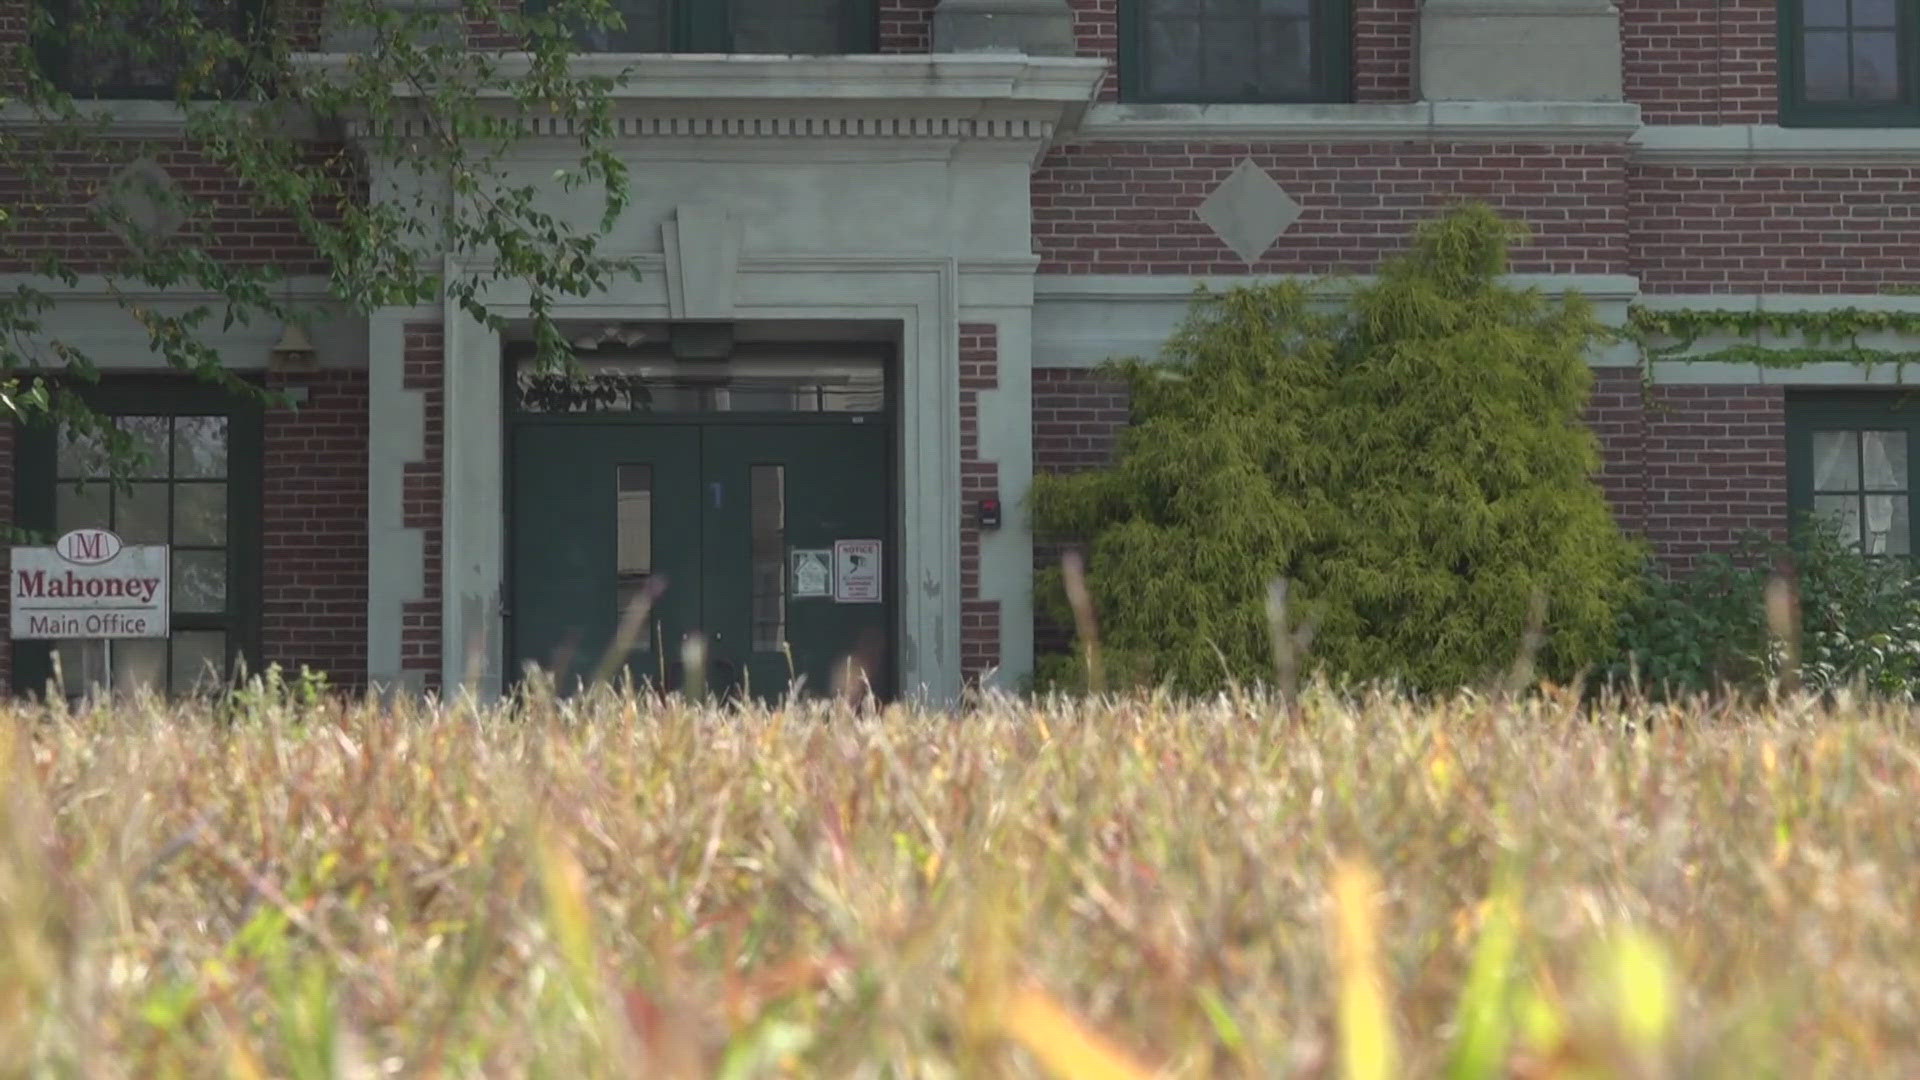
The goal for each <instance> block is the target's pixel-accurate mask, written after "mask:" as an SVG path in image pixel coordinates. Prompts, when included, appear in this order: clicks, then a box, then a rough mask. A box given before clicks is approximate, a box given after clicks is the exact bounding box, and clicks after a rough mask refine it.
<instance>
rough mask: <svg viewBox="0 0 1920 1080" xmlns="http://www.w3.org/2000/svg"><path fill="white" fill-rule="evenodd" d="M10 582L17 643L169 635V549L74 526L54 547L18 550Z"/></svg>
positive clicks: (15, 554)
mask: <svg viewBox="0 0 1920 1080" xmlns="http://www.w3.org/2000/svg"><path fill="white" fill-rule="evenodd" d="M7 582H8V591H9V593H10V595H11V599H12V612H13V615H12V618H13V636H14V638H15V640H21V639H36V640H45V639H57V638H163V637H166V636H167V631H168V625H167V624H168V622H169V621H170V620H169V618H168V613H169V612H170V610H171V609H170V607H169V606H168V604H169V600H170V598H169V596H168V593H167V546H166V545H165V544H136V545H133V546H128V545H126V544H122V543H121V542H120V538H119V537H118V536H115V535H114V534H113V533H110V532H108V531H107V530H105V529H75V530H74V531H72V532H70V533H68V534H66V535H65V536H62V537H61V538H60V539H58V540H56V541H54V544H53V546H52V547H17V548H14V549H13V567H12V570H11V572H10V573H9V574H8V575H7Z"/></svg>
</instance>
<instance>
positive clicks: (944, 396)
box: [441, 252, 960, 701]
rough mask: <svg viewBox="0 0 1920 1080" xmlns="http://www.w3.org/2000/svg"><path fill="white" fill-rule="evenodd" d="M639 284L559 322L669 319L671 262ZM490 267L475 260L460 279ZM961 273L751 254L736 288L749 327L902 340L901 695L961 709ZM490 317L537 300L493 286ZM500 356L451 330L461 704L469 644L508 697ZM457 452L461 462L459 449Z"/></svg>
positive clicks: (483, 680) (447, 628)
mask: <svg viewBox="0 0 1920 1080" xmlns="http://www.w3.org/2000/svg"><path fill="white" fill-rule="evenodd" d="M639 261H640V262H641V264H642V266H643V268H644V272H643V274H642V276H641V279H640V280H639V281H630V282H622V283H619V284H618V285H617V286H615V288H614V289H613V290H611V291H609V292H607V293H605V294H602V295H599V296H596V297H593V298H591V299H590V300H587V301H579V300H568V299H562V300H560V301H559V302H558V303H557V304H556V305H555V307H556V314H557V315H558V316H559V317H561V318H580V319H665V318H667V317H668V312H669V310H670V308H669V297H668V292H667V283H666V280H665V278H666V274H665V273H664V272H663V269H662V260H661V256H660V255H659V254H658V253H648V254H644V255H640V256H639ZM485 267H486V264H485V263H484V261H480V260H469V261H466V262H464V263H462V264H461V268H460V269H461V272H465V273H479V272H482V271H484V269H485ZM958 279H959V263H958V261H957V260H955V259H953V258H950V257H939V256H935V257H923V256H910V255H908V256H895V255H863V254H849V255H845V256H836V255H829V254H790V255H789V254H778V253H774V254H756V253H752V252H743V253H742V255H741V257H740V263H739V272H738V281H737V284H736V286H735V302H734V317H735V318H738V319H812V320H879V321H886V322H891V323H895V324H898V325H899V326H900V328H901V336H902V355H901V358H900V378H901V387H900V399H901V412H900V415H899V418H898V419H899V426H900V432H899V445H900V447H901V454H902V459H901V461H900V470H899V474H900V475H899V485H900V487H899V491H900V511H901V514H902V521H901V525H902V539H903V542H902V545H901V546H902V548H903V551H902V555H903V558H904V565H903V567H902V574H901V577H902V587H901V593H900V607H901V624H902V626H903V627H904V630H905V633H904V638H905V640H903V641H900V642H898V645H899V668H900V688H901V691H902V696H903V697H907V698H916V697H919V698H926V699H930V700H933V701H948V700H951V699H952V698H953V697H954V695H955V694H957V693H958V691H959V688H960V577H959V567H960V507H959V506H958V504H957V500H955V499H954V498H953V494H954V492H955V491H956V490H958V488H957V485H958V481H959V476H960V426H959V425H960V410H959V393H960V367H959V339H958V336H957V334H956V332H955V327H956V325H957V322H958V318H959V306H958V295H959V280H958ZM485 303H486V304H487V305H488V307H489V309H490V310H492V311H494V312H496V313H497V314H500V315H502V316H503V317H506V318H509V319H511V318H515V317H524V316H525V315H526V314H527V301H526V297H525V288H524V286H523V285H521V284H519V283H515V282H491V283H489V284H488V288H487V295H486V297H485ZM499 362H500V343H499V339H498V337H497V336H496V335H494V334H492V333H488V332H484V331H482V330H481V329H480V328H478V327H474V326H467V327H462V328H458V329H456V328H455V325H454V324H452V323H451V322H450V325H449V329H448V333H447V355H446V373H447V385H446V391H445V392H446V417H447V420H446V423H447V430H448V431H449V432H452V431H453V430H454V429H455V427H456V425H457V427H458V429H459V432H460V437H459V438H458V439H452V438H450V439H449V440H448V446H447V452H446V456H445V459H444V460H445V467H446V474H445V475H446V479H445V488H444V493H445V494H444V500H445V501H444V504H443V513H444V515H445V516H444V526H443V528H444V533H443V535H444V543H443V548H442V564H441V565H442V568H443V574H444V577H443V580H442V597H443V604H444V608H443V618H444V623H443V627H442V642H443V679H444V680H445V683H444V685H445V686H446V687H447V688H448V690H449V692H452V691H453V690H454V688H456V687H459V686H461V685H462V684H463V683H464V681H465V680H466V677H467V675H468V672H467V671H466V670H465V667H466V661H467V656H466V649H467V643H469V642H475V641H483V642H487V643H489V647H488V648H487V650H486V652H485V654H484V668H483V670H481V671H480V672H479V673H478V679H477V680H476V683H477V685H476V687H475V689H476V690H477V691H478V692H479V693H481V694H482V695H486V694H493V693H498V692H499V690H500V687H501V686H502V682H503V680H502V674H503V673H502V671H501V670H500V659H501V657H502V656H503V655H504V649H503V648H502V647H501V645H502V642H503V637H502V632H501V631H502V625H501V603H500V601H501V599H502V597H501V592H500V590H501V585H502V574H503V567H504V565H505V557H506V556H505V532H504V530H505V527H506V515H505V512H504V506H503V505H502V503H501V493H502V492H503V491H504V469H505V464H506V463H505V460H504V456H503V453H502V446H501V437H502V435H503V433H504V431H503V420H504V417H503V415H502V413H501V407H502V402H501V401H500V390H499V387H500V379H499ZM456 448H457V449H456Z"/></svg>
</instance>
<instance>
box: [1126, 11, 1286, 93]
mask: <svg viewBox="0 0 1920 1080" xmlns="http://www.w3.org/2000/svg"><path fill="white" fill-rule="evenodd" d="M1315 7H1316V5H1315V4H1314V3H1313V2H1312V0H1150V2H1148V3H1145V4H1144V5H1143V7H1142V11H1141V14H1140V18H1141V19H1142V22H1141V23H1140V30H1139V33H1140V39H1139V40H1140V45H1141V48H1140V54H1141V55H1140V64H1141V66H1142V68H1143V70H1142V71H1141V72H1140V73H1139V74H1138V75H1137V76H1136V77H1135V79H1134V82H1135V84H1136V85H1137V86H1138V87H1139V88H1140V89H1141V90H1143V91H1144V92H1145V93H1146V94H1147V95H1148V96H1149V97H1156V98H1162V99H1171V100H1181V99H1185V100H1194V101H1220V102H1232V101H1279V100H1298V99H1305V98H1310V97H1312V96H1313V93H1314V90H1315V88H1316V87H1317V86H1318V85H1319V80H1318V79H1317V78H1316V75H1317V74H1318V72H1319V71H1320V64H1318V63H1316V60H1317V59H1318V58H1316V57H1315V56H1314V53H1313V49H1314V43H1315V39H1316V37H1317V35H1316V32H1315V24H1314V20H1313V14H1314V9H1315Z"/></svg>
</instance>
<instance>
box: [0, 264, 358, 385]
mask: <svg viewBox="0 0 1920 1080" xmlns="http://www.w3.org/2000/svg"><path fill="white" fill-rule="evenodd" d="M23 288H26V289H34V290H38V291H40V292H41V293H43V294H45V295H46V296H47V298H48V299H49V300H50V301H51V305H50V306H49V307H48V309H47V310H46V311H45V312H44V313H42V314H41V315H40V316H39V319H40V329H39V331H38V332H36V333H34V334H32V335H29V336H28V337H27V340H26V353H27V356H28V358H29V359H30V360H32V361H33V362H35V363H37V364H39V365H41V366H42V367H43V368H45V369H48V370H63V369H65V368H66V367H67V361H66V360H65V359H64V358H63V357H61V356H60V355H58V354H57V353H56V352H55V351H54V349H53V346H54V344H55V343H58V344H59V345H61V346H65V347H68V348H73V349H77V350H79V351H80V352H82V353H84V354H85V355H86V356H87V358H88V359H89V360H91V361H92V362H93V364H94V366H95V367H97V368H99V369H100V370H102V371H119V372H136V371H166V370H171V368H170V367H169V365H168V364H167V362H166V358H165V357H164V356H163V355H162V354H161V353H159V352H157V351H156V350H155V349H154V347H153V336H152V334H151V333H150V332H149V331H148V330H147V328H146V327H145V326H143V325H141V323H140V320H139V319H138V318H136V317H135V315H134V313H133V310H132V305H135V304H138V305H141V306H144V307H147V308H149V309H151V310H153V311H155V312H158V313H160V314H162V315H176V316H177V315H185V314H186V313H188V312H190V311H192V310H194V309H195V308H198V307H208V308H211V309H212V311H213V313H214V317H213V318H212V319H210V320H208V322H207V323H206V325H205V326H204V327H203V329H202V331H201V332H200V334H199V335H198V337H199V340H200V341H202V342H203V343H205V344H207V345H209V346H211V347H212V348H213V349H215V350H216V351H217V352H218V353H219V354H220V357H221V360H222V363H223V364H225V366H226V367H227V368H228V369H229V370H231V371H241V372H257V371H261V370H264V369H265V368H266V366H267V361H268V355H269V353H270V352H271V351H272V349H273V346H274V344H275V343H276V342H277V341H279V340H280V335H281V333H282V332H283V331H284V329H285V327H284V324H283V323H281V322H280V321H279V320H277V319H269V318H266V317H264V316H261V317H257V318H254V319H253V320H252V321H250V322H247V323H240V322H235V323H234V324H233V325H232V326H228V327H222V326H221V325H220V324H221V319H220V313H221V310H222V306H223V304H224V302H225V301H224V298H223V297H221V296H219V295H218V294H214V293H209V292H206V291H204V290H201V289H197V288H192V287H188V286H172V287H165V288H157V287H154V286H151V285H145V284H141V283H137V282H124V283H122V282H119V281H118V280H117V279H111V278H108V277H106V276H105V275H100V274H88V275H82V276H81V277H80V278H79V279H78V280H77V281H76V282H75V283H74V284H72V285H68V284H67V283H65V282H60V281H54V280H52V279H49V278H45V277H42V276H39V275H34V274H0V291H4V292H6V293H9V294H13V293H16V292H18V290H20V289H23ZM279 298H280V299H282V300H290V301H291V302H292V303H293V304H294V305H296V306H297V307H303V308H309V309H311V315H312V318H311V320H310V322H309V324H308V338H309V340H310V341H311V342H312V344H313V347H314V351H315V353H316V354H317V358H318V361H319V364H320V366H321V367H322V368H325V369H329V370H331V369H336V368H358V367H364V366H365V365H366V362H367V361H366V345H367V337H366V325H367V324H366V320H365V319H364V318H362V317H360V316H359V315H358V314H356V313H355V312H352V311H350V310H347V309H346V308H345V307H344V306H343V305H340V304H337V303H334V302H333V301H332V300H331V297H330V294H329V292H328V288H327V282H326V279H324V278H319V277H299V278H294V279H291V280H289V281H288V282H287V287H286V290H285V291H284V292H281V293H280V297H279Z"/></svg>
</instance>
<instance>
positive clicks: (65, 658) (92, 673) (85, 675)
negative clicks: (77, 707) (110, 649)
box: [53, 638, 107, 700]
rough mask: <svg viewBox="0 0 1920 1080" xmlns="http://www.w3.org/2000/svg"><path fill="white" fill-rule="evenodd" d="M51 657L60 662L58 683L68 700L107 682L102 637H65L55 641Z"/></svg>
mask: <svg viewBox="0 0 1920 1080" xmlns="http://www.w3.org/2000/svg"><path fill="white" fill-rule="evenodd" d="M53 659H54V662H55V663H56V664H58V665H59V668H58V670H57V673H58V674H59V676H60V685H61V686H62V687H64V688H65V689H66V692H67V697H68V698H69V699H70V700H77V699H79V698H81V697H84V696H85V695H86V693H87V691H89V690H91V689H93V688H95V687H99V686H104V685H106V682H107V642H106V641H105V640H104V639H101V638H88V639H74V638H67V639H64V640H61V641H57V642H54V647H53Z"/></svg>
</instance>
